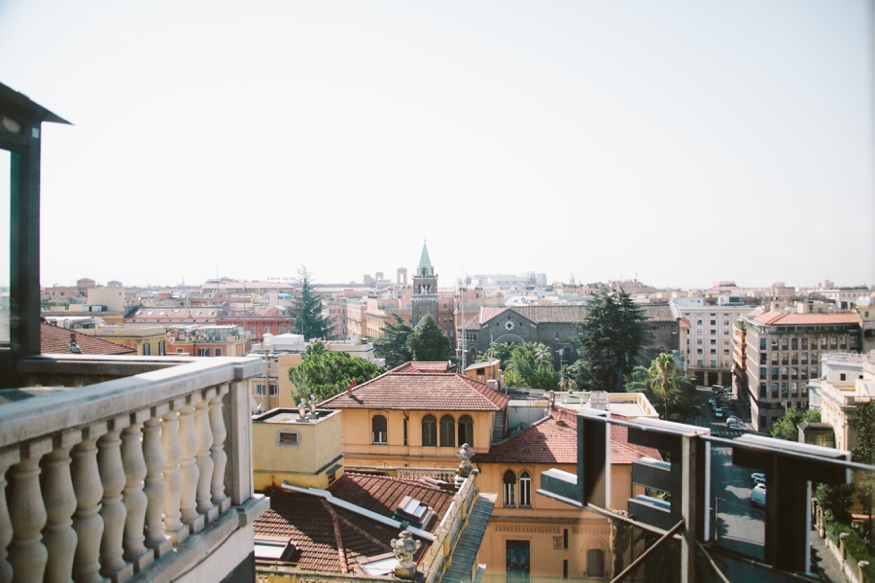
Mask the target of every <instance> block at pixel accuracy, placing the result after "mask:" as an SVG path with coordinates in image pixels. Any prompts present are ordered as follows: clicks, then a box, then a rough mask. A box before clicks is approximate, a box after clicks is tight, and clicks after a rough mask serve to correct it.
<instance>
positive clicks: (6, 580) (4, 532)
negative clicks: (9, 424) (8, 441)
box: [0, 448, 21, 583]
mask: <svg viewBox="0 0 875 583" xmlns="http://www.w3.org/2000/svg"><path fill="white" fill-rule="evenodd" d="M20 459H21V458H20V456H19V454H18V449H17V448H10V449H7V450H6V451H3V452H0V583H12V565H11V564H10V563H9V561H8V560H7V558H6V557H7V552H6V547H8V546H9V543H10V542H12V519H11V518H10V517H9V507H8V506H7V505H6V471H7V470H8V469H9V467H10V466H12V465H14V464H17V463H18V462H19V461H20Z"/></svg>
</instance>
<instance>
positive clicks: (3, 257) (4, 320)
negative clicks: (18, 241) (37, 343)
mask: <svg viewBox="0 0 875 583" xmlns="http://www.w3.org/2000/svg"><path fill="white" fill-rule="evenodd" d="M10 156H11V155H10V153H9V152H7V151H6V150H0V349H4V348H9V341H10V313H9V279H10V278H9V262H10V255H11V251H10V248H9V244H10V232H9V213H10V212H11V210H12V209H11V205H10V199H9V187H10V180H11V178H12V176H11V166H10V162H9V160H10Z"/></svg>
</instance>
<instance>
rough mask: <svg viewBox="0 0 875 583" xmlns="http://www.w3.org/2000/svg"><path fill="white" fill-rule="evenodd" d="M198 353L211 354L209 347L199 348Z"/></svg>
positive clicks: (200, 354)
mask: <svg viewBox="0 0 875 583" xmlns="http://www.w3.org/2000/svg"><path fill="white" fill-rule="evenodd" d="M197 355H198V356H209V355H210V349H209V348H198V349H197Z"/></svg>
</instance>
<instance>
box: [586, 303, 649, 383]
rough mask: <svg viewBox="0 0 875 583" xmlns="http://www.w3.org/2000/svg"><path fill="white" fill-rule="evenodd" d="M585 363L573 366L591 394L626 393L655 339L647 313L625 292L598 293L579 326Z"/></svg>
mask: <svg viewBox="0 0 875 583" xmlns="http://www.w3.org/2000/svg"><path fill="white" fill-rule="evenodd" d="M578 327H579V328H580V331H581V338H580V349H579V352H580V357H581V360H579V361H577V362H575V363H574V365H572V367H571V370H572V371H574V372H575V373H576V374H577V378H576V379H575V381H576V382H577V385H578V386H579V387H580V388H582V389H584V390H590V391H613V392H618V391H621V390H622V384H623V378H624V377H625V376H626V375H629V374H630V373H631V372H632V369H633V367H634V366H635V364H636V361H637V359H638V357H639V356H640V355H641V354H642V353H643V348H644V344H645V343H646V342H647V341H648V340H649V339H650V338H651V330H650V326H648V324H647V316H645V314H644V310H643V309H642V308H641V307H640V306H639V305H638V304H636V303H635V302H634V301H633V300H632V298H631V296H629V294H627V293H626V292H625V291H622V290H620V291H619V292H616V291H610V290H605V291H597V292H596V293H595V294H594V295H593V298H592V300H591V301H590V303H589V304H588V306H587V311H586V316H585V317H584V319H583V321H582V322H580V323H579V324H578Z"/></svg>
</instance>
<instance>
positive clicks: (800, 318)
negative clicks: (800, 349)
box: [754, 310, 862, 326]
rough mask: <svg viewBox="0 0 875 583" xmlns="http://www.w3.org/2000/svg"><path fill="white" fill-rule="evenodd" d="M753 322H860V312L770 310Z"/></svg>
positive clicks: (788, 324)
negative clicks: (820, 312)
mask: <svg viewBox="0 0 875 583" xmlns="http://www.w3.org/2000/svg"><path fill="white" fill-rule="evenodd" d="M754 321H755V322H759V323H760V324H768V325H770V326H800V325H802V326H805V325H817V324H860V323H862V320H861V319H860V314H858V313H857V312H833V313H831V314H815V313H810V312H809V313H808V314H788V313H786V312H778V311H774V310H773V311H771V312H766V313H765V314H763V315H761V316H757V317H756V318H754Z"/></svg>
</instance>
